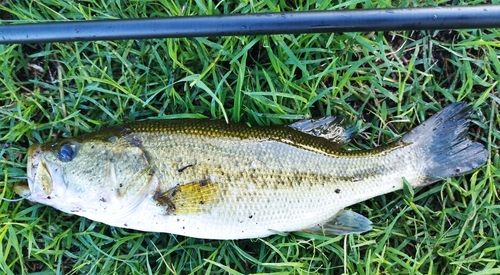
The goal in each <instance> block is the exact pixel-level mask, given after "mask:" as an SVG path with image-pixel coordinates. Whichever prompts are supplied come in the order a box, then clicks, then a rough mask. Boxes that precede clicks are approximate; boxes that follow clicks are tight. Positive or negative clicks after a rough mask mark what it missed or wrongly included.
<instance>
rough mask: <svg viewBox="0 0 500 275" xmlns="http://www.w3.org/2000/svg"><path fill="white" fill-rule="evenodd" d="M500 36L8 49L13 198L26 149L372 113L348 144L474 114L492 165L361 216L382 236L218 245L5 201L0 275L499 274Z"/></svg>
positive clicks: (466, 33)
mask: <svg viewBox="0 0 500 275" xmlns="http://www.w3.org/2000/svg"><path fill="white" fill-rule="evenodd" d="M462 2H465V1H437V2H435V1H432V2H431V1H398V2H387V1H348V2H342V1H341V2H335V3H332V2H330V1H320V2H315V1H262V2H258V1H254V2H252V1H243V2H234V3H231V2H229V3H228V2H211V1H205V0H200V1H189V2H187V3H186V4H181V3H180V2H179V1H100V0H87V1H78V2H75V1H51V0H48V1H32V2H28V1H26V2H24V1H21V2H10V1H6V2H5V3H2V6H0V16H1V18H2V19H6V20H22V21H24V22H40V21H46V20H66V19H105V18H131V17H156V16H174V15H202V14H220V13H249V12H266V11H282V10H287V11H294V10H315V9H338V8H372V7H380V8H387V7H408V6H432V5H436V4H439V5H451V4H464V3H462ZM476 2H478V1H476ZM493 2H494V3H497V4H498V2H496V1H493ZM478 3H479V2H478ZM469 4H470V2H469ZM499 37H500V31H499V30H498V29H488V30H484V29H481V30H477V29H471V30H446V31H415V32H411V31H408V32H370V33H343V34H302V35H271V36H263V35H262V36H243V37H222V38H220V37H210V38H206V37H205V38H190V39H151V40H132V41H96V42H75V43H47V44H30V45H0V68H1V69H0V73H1V74H2V77H0V143H1V144H2V147H1V148H0V150H1V156H2V158H1V160H0V164H1V165H2V167H1V169H0V179H1V180H2V183H1V185H0V195H1V196H3V197H6V198H13V197H15V195H14V194H13V191H12V186H13V184H14V183H16V182H23V181H26V168H25V167H26V150H27V147H28V146H29V145H30V144H32V143H34V142H44V141H51V140H54V139H56V138H61V137H68V136H76V135H81V134H84V133H87V132H91V131H93V130H95V129H99V128H102V127H107V126H110V125H115V124H120V123H124V122H127V121H132V120H139V119H174V118H192V119H196V118H203V117H211V118H217V119H228V120H231V121H241V122H246V123H249V124H253V125H272V124H286V123H290V122H292V121H294V120H296V119H300V118H303V117H318V116H324V115H340V116H345V117H348V118H350V119H355V118H357V117H361V118H363V120H362V121H360V123H361V124H362V125H361V126H362V127H363V128H364V131H363V132H362V133H360V134H359V135H358V137H357V138H356V139H355V140H354V142H353V143H352V144H351V145H350V147H351V148H355V149H367V148H373V147H375V146H378V145H381V144H386V143H388V142H390V141H391V140H394V139H396V138H398V137H400V136H402V135H403V134H404V133H406V132H407V131H408V130H409V129H411V128H412V127H414V126H415V125H418V124H420V123H421V122H422V121H423V120H425V119H426V118H428V117H429V116H430V115H431V114H432V113H434V112H436V111H438V110H439V109H441V108H442V107H444V106H447V105H449V104H450V103H452V102H455V101H467V102H470V103H471V104H472V105H473V106H474V107H475V112H474V113H473V116H472V120H473V123H472V124H473V126H472V127H471V131H470V135H471V138H473V139H476V140H478V141H480V142H482V143H483V144H485V145H486V146H487V148H488V150H489V151H490V153H491V158H490V159H489V160H488V163H487V164H486V165H484V166H483V167H481V168H480V169H479V170H478V171H476V172H475V173H473V174H470V175H467V176H461V177H457V178H450V179H446V180H444V181H443V182H441V183H438V184H435V185H432V186H430V187H426V188H421V189H418V190H415V191H413V190H411V189H409V188H405V190H402V191H398V192H395V193H391V194H387V195H384V196H380V197H376V198H373V199H371V200H368V201H366V202H363V203H360V204H357V205H354V206H352V209H354V210H355V211H357V212H360V213H362V214H364V215H365V216H367V217H370V219H371V220H372V221H373V222H374V229H373V230H372V231H370V232H368V233H365V234H363V235H349V236H347V237H324V236H318V235H311V234H308V233H302V232H297V233H290V234H286V235H283V236H282V235H275V236H271V237H268V238H264V239H253V240H239V241H211V240H203V239H193V238H186V237H183V236H176V235H171V234H158V233H144V232H136V231H133V230H124V229H121V228H115V227H109V226H107V225H104V224H101V223H97V222H93V221H91V220H87V219H84V218H79V217H77V216H72V215H69V214H64V213H61V212H59V211H57V210H55V209H52V208H50V207H46V206H43V205H37V204H31V203H29V202H28V201H22V202H16V203H12V202H6V201H0V239H1V246H0V273H5V274H23V273H25V274H27V273H30V274H54V273H64V274H97V273H100V274H191V273H192V274H248V273H252V274H263V273H266V274H341V273H346V274H498V273H500V268H499V266H500V265H499V259H500V243H499V239H500V229H499V227H498V224H499V223H500V204H499V197H498V194H497V189H498V188H500V184H499V181H500V171H499V164H500V155H499V153H498V149H499V146H500V134H499V132H500V131H499V130H500V122H499V121H500V113H499V111H498V104H500V97H499V94H498V91H499V88H500V84H499V81H500V61H499V56H500V38H499Z"/></svg>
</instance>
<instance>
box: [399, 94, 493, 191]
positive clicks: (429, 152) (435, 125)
mask: <svg viewBox="0 0 500 275" xmlns="http://www.w3.org/2000/svg"><path fill="white" fill-rule="evenodd" d="M471 112H472V108H471V107H469V106H467V105H466V104H465V103H464V102H459V103H454V104H451V105H450V106H448V107H446V108H444V109H443V110H441V111H439V112H438V113H436V114H435V115H434V116H432V117H431V118H429V119H428V120H427V121H425V122H424V123H422V124H421V125H419V126H418V127H417V128H415V129H413V130H412V131H411V132H410V133H408V134H407V135H406V136H404V137H403V139H402V141H403V142H404V143H411V144H412V146H415V147H414V148H419V151H420V152H422V155H421V156H422V161H424V164H423V166H424V169H425V174H426V177H427V179H428V182H427V183H431V182H435V181H438V180H440V179H443V178H448V177H453V176H458V175H461V174H465V173H467V172H470V171H472V170H474V169H476V168H477V167H479V166H481V165H483V164H484V163H485V162H486V160H487V159H488V157H489V154H488V151H487V150H486V149H485V148H484V146H483V145H482V144H480V143H478V142H473V141H471V140H470V139H468V138H467V131H468V128H469V124H470V120H469V116H470V114H471Z"/></svg>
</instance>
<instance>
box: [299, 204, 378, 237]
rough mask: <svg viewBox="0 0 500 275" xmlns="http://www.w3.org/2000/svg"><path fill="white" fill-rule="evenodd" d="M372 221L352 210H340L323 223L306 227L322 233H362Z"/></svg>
mask: <svg viewBox="0 0 500 275" xmlns="http://www.w3.org/2000/svg"><path fill="white" fill-rule="evenodd" d="M371 224H372V222H371V221H370V220H369V219H367V218H365V217H364V216H363V215H360V214H358V213H356V212H354V211H352V210H340V211H339V212H338V213H337V214H336V215H335V216H333V217H332V218H331V219H330V220H329V221H327V222H325V223H324V224H320V225H317V226H314V227H312V228H309V229H306V230H305V231H308V232H315V233H320V234H324V235H347V234H352V233H358V234H359V233H363V232H366V231H369V230H371V229H372V227H371Z"/></svg>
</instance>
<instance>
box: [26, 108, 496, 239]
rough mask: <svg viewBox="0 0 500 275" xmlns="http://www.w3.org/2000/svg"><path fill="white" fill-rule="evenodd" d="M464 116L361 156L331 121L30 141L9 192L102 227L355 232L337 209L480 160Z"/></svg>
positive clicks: (197, 233) (177, 124)
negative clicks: (345, 146)
mask: <svg viewBox="0 0 500 275" xmlns="http://www.w3.org/2000/svg"><path fill="white" fill-rule="evenodd" d="M469 115H470V108H468V107H466V106H465V104H464V103H456V104H452V105H451V106H449V107H447V108H445V109H444V110H442V111H441V112H439V113H438V114H436V115H435V116H433V117H432V118H430V119H429V120H427V121H426V122H425V124H423V125H421V126H419V127H417V128H415V129H414V130H413V131H411V132H410V133H409V134H408V135H406V136H404V137H403V138H402V139H401V140H398V141H396V142H394V143H392V144H389V145H387V146H383V147H380V148H375V149H372V150H366V151H345V150H341V149H340V147H341V144H339V143H335V142H332V141H331V140H339V141H341V142H342V141H343V140H347V139H348V138H345V137H343V136H339V135H343V133H346V132H350V131H347V130H338V128H335V127H337V126H338V125H334V124H332V122H333V121H336V120H334V119H323V120H316V121H303V122H300V123H295V124H293V125H292V126H293V127H284V126H281V127H276V126H275V127H249V126H247V125H244V124H226V123H224V122H221V121H214V120H176V121H145V122H134V123H130V124H125V125H121V126H115V127H112V128H108V129H103V130H100V131H98V132H95V133H91V134H88V135H83V136H80V137H75V138H72V139H66V140H61V141H57V142H54V143H47V144H42V145H33V146H32V147H30V149H29V156H30V158H29V160H28V184H29V186H25V187H18V188H17V190H18V191H19V192H18V193H20V194H23V195H26V196H28V199H30V200H32V201H36V202H40V203H44V204H47V205H51V206H53V207H55V208H57V209H60V210H62V211H65V212H68V213H73V214H77V215H81V216H84V217H87V218H90V219H93V220H96V221H101V222H104V223H107V224H109V225H113V226H120V227H125V228H132V229H138V230H143V231H156V232H169V233H174V234H181V235H186V236H193V237H198V238H208V239H241V238H254V237H265V236H269V235H271V234H274V233H276V232H289V231H299V230H309V231H313V232H319V233H324V234H348V233H361V232H364V231H366V230H369V229H370V228H371V226H370V223H371V222H370V221H369V220H368V219H366V218H364V217H362V216H361V215H359V214H357V213H354V212H352V211H346V210H343V209H344V208H345V207H347V206H349V205H352V204H355V203H358V202H361V201H363V200H366V199H369V198H372V197H374V196H378V195H381V194H385V193H388V192H392V191H395V190H399V189H401V188H402V187H403V179H405V180H407V181H408V182H409V183H410V184H411V185H412V186H413V187H419V186H424V185H428V184H430V183H433V182H435V181H437V180H439V179H442V178H446V177H449V176H456V175H459V174H463V173H467V172H470V171H472V170H474V169H475V168H477V167H479V166H480V165H482V164H483V163H484V162H485V161H486V159H487V157H488V152H487V151H486V150H485V149H484V147H483V146H482V145H481V144H479V143H475V142H472V141H470V140H468V139H467V138H466V130H467V128H468V123H469V120H468V117H469ZM331 127H333V128H335V129H337V130H336V131H332V132H328V131H326V130H325V129H330V130H331V129H332V128H331ZM301 129H302V130H304V132H302V131H301ZM315 129H318V130H317V131H316V130H315ZM324 137H325V138H324ZM326 137H327V138H328V139H327V138H326Z"/></svg>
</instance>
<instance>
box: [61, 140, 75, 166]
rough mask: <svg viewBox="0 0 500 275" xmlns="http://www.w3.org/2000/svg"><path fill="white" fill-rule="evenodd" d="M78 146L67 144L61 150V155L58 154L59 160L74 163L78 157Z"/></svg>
mask: <svg viewBox="0 0 500 275" xmlns="http://www.w3.org/2000/svg"><path fill="white" fill-rule="evenodd" d="M76 149H77V148H76V145H75V144H70V143H66V144H64V145H63V146H61V148H60V149H59V153H58V154H57V157H58V158H59V160H60V161H62V162H69V161H72V160H73V159H74V158H75V157H76V153H77V150H76Z"/></svg>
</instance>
